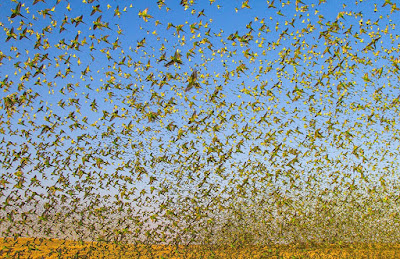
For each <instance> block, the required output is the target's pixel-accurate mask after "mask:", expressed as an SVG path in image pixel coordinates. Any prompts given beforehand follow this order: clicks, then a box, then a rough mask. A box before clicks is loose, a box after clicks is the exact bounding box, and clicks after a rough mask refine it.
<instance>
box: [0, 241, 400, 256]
mask: <svg viewBox="0 0 400 259" xmlns="http://www.w3.org/2000/svg"><path fill="white" fill-rule="evenodd" d="M0 247H1V250H0V256H1V258H398V255H399V254H400V244H391V245H388V244H374V245H372V244H369V245H366V244H358V245H355V244H352V245H330V246H327V245H324V246H319V247H318V246H314V247H310V246H306V245H293V246H287V245H286V246H283V245H281V246H266V247H260V246H243V247H229V246H226V247H206V246H195V245H191V246H187V247H184V246H179V247H175V246H167V245H158V246H156V245H153V246H144V245H141V246H134V245H121V244H112V243H111V244H110V243H96V242H78V241H66V240H57V239H33V238H18V239H16V240H14V239H10V238H8V239H4V238H2V239H0Z"/></svg>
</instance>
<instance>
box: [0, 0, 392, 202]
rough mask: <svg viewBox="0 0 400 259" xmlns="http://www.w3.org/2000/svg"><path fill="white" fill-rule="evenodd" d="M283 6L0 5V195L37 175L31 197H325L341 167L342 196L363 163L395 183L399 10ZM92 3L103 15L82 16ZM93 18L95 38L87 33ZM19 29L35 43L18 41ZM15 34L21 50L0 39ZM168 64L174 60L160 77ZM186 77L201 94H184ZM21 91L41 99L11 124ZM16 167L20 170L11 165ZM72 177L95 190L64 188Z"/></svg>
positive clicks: (363, 5)
mask: <svg viewBox="0 0 400 259" xmlns="http://www.w3.org/2000/svg"><path fill="white" fill-rule="evenodd" d="M296 2H297V3H298V4H299V5H298V8H299V9H297V10H296V7H295V6H296V4H295V3H296ZM285 3H286V2H279V1H275V3H274V4H275V7H276V8H272V7H271V8H268V6H269V4H272V3H269V2H268V1H249V2H248V4H249V6H250V8H242V5H243V4H242V1H215V2H214V3H212V4H210V2H209V1H197V3H196V4H194V5H193V6H190V7H188V8H187V10H185V8H184V7H183V6H181V5H180V4H179V1H173V2H170V3H168V4H167V6H162V7H161V8H159V6H158V5H157V1H134V2H132V5H131V6H130V3H128V4H127V2H126V1H109V2H106V1H96V2H94V3H92V4H84V3H82V1H75V0H74V1H69V2H67V1H61V2H60V3H59V4H58V5H56V6H55V9H54V12H53V11H52V10H51V9H52V7H53V5H52V3H42V2H39V3H37V4H36V5H34V6H33V5H31V4H26V5H24V6H21V10H22V14H23V15H24V16H25V17H26V18H23V17H21V16H17V17H15V18H13V19H11V18H8V17H10V15H11V9H15V8H16V6H17V3H14V2H12V1H5V2H2V3H0V8H1V9H0V23H1V27H2V29H3V30H2V31H3V32H2V35H3V39H4V41H3V43H2V44H1V47H0V50H1V53H3V55H6V56H7V57H5V58H3V59H2V64H1V67H0V68H1V69H0V80H3V81H4V82H6V78H8V79H7V80H8V81H7V82H13V84H9V85H8V89H7V87H6V84H7V83H5V84H4V85H2V87H1V89H2V92H1V93H0V97H1V99H2V100H3V103H2V109H1V110H0V116H2V117H1V123H2V127H3V132H2V133H1V134H2V136H1V137H2V138H3V139H4V141H3V142H2V143H1V144H0V147H1V149H2V150H3V151H2V152H1V153H0V158H1V159H2V160H3V162H4V163H3V164H4V166H3V168H2V169H1V172H2V178H1V180H2V181H3V185H4V189H5V190H13V188H14V186H15V184H16V183H17V182H18V181H19V180H21V179H25V182H24V183H23V187H24V188H22V189H19V190H18V192H28V193H29V192H30V191H32V189H30V188H28V187H29V186H31V187H32V186H34V184H33V183H32V181H31V179H34V178H35V177H37V179H40V181H41V183H42V185H43V186H42V187H40V186H36V187H37V188H38V189H42V190H41V191H42V192H44V193H50V191H47V188H46V187H51V186H53V187H54V186H56V187H57V188H60V191H59V192H60V195H65V193H67V192H63V190H62V189H63V188H65V189H66V190H72V191H73V192H75V194H76V195H83V194H84V192H87V191H89V190H91V191H93V192H99V193H102V192H103V193H104V190H109V192H108V193H107V194H109V193H112V194H113V195H114V194H117V193H119V192H120V191H121V189H124V188H128V187H129V188H131V187H132V186H135V187H136V188H138V189H137V192H136V193H133V194H131V196H130V197H133V196H135V195H137V194H138V193H139V192H140V191H141V190H142V189H144V190H146V191H147V192H149V191H150V190H151V189H152V188H154V189H153V192H154V191H155V194H156V195H160V196H162V195H164V194H163V189H164V187H165V188H166V187H168V188H171V190H170V192H171V193H170V192H168V191H167V195H168V194H171V195H172V193H174V195H175V194H176V193H177V195H178V196H179V193H180V190H182V193H185V195H186V194H187V193H189V195H194V193H195V191H198V192H206V190H207V189H213V188H214V189H213V190H215V193H213V195H216V196H218V195H228V194H229V195H231V194H232V193H235V191H238V193H239V194H240V191H239V190H238V189H240V188H239V187H238V186H248V188H249V190H252V189H251V188H252V187H251V186H250V185H247V184H248V180H249V179H250V180H251V181H252V183H253V184H254V186H257V185H260V184H261V185H262V184H264V183H270V184H271V185H272V186H273V187H271V188H282V189H289V190H290V189H291V188H293V187H291V186H292V185H291V184H289V183H290V182H293V183H295V184H296V185H297V186H298V188H299V189H301V190H302V189H310V188H314V187H316V188H318V187H320V188H323V186H333V185H334V184H333V183H332V178H331V177H330V176H329V175H332V173H333V172H337V171H340V172H342V173H343V175H345V174H346V173H348V172H350V177H347V176H346V177H347V178H346V177H343V178H342V179H343V180H342V182H341V183H339V185H340V184H342V185H343V184H344V182H349V181H351V180H352V177H356V178H357V179H358V180H359V183H360V184H366V185H367V186H368V183H364V182H363V177H364V176H360V175H359V173H358V172H359V171H357V170H356V169H355V168H360V165H361V166H363V167H364V169H363V170H364V171H362V172H363V173H362V174H367V175H371V176H370V177H373V176H372V175H373V174H377V178H380V177H381V176H388V177H386V178H385V179H391V178H390V177H389V176H390V175H391V174H392V175H393V172H395V170H396V169H395V168H396V166H397V164H391V163H392V162H394V161H397V160H396V158H397V156H398V144H399V143H398V139H397V137H396V136H397V133H398V114H399V109H398V104H395V103H393V100H394V99H395V98H396V97H397V96H398V95H399V93H400V92H399V87H398V81H397V80H398V71H397V72H396V64H397V63H396V62H397V61H396V60H398V54H399V53H398V52H399V51H398V44H399V40H398V34H397V32H396V31H397V28H396V24H397V23H398V18H397V11H394V13H391V12H390V11H391V9H390V6H389V5H387V6H382V4H381V3H379V4H378V5H377V6H375V5H374V4H373V2H365V1H364V2H360V3H358V4H355V2H354V3H349V1H327V3H321V4H319V3H318V1H311V3H310V4H309V6H308V7H307V8H306V7H305V5H304V4H302V3H301V2H300V1H292V3H291V4H290V5H286V4H285ZM97 4H100V5H101V6H100V9H101V12H95V13H94V14H93V15H90V14H91V12H92V10H93V7H95V6H96V5H97ZM107 4H109V6H107ZM117 6H118V7H119V10H120V12H121V14H120V16H121V17H120V18H118V15H117V16H115V15H114V14H117V11H116V10H117V9H116V8H117ZM125 7H126V9H125ZM27 8H28V9H27ZM46 8H47V9H48V11H49V13H51V14H52V19H53V21H52V20H51V17H50V16H49V15H45V16H44V15H43V10H46ZM167 8H169V9H168V11H167ZM301 8H303V9H301ZM375 8H377V10H378V11H376V12H375V11H374V9H375ZM124 9H125V11H124ZM203 9H204V16H202V15H199V14H200V13H201V12H202V11H203ZM27 10H28V11H29V13H28V12H27ZM301 10H303V12H302V11H301ZM143 14H148V15H150V16H151V17H150V16H149V17H147V18H146V17H145V16H144V17H145V18H143ZM32 15H35V16H36V17H37V20H33V17H32ZM80 15H83V22H81V23H78V22H77V21H79V17H80ZM63 19H65V21H66V24H65V25H62V23H63ZM146 20H147V21H146ZM96 21H101V22H102V23H103V25H104V26H105V27H104V28H100V29H99V28H97V29H94V24H95V23H96ZM335 21H336V23H335ZM29 22H31V23H32V26H30V25H29ZM292 22H293V23H292ZM106 23H108V25H106ZM48 26H50V27H48ZM60 26H64V27H65V30H60V28H61V27H60ZM107 26H108V27H109V28H106V27H107ZM18 28H19V29H18ZM24 28H28V29H30V30H33V31H35V33H33V34H32V35H29V34H30V33H29V32H28V35H29V36H28V38H22V39H19V37H20V35H22V33H23V31H24ZM46 28H47V30H48V31H47V32H46ZM12 30H13V31H14V32H15V33H16V34H15V35H16V36H15V37H17V39H14V38H12V37H11V38H10V39H9V40H7V37H8V36H7V35H11V32H12ZM335 30H336V31H335ZM50 31H52V32H50ZM330 31H333V32H330ZM7 32H8V34H7ZM36 32H37V33H38V34H36ZM236 32H237V34H236ZM41 34H42V35H41ZM246 34H248V35H247V36H246ZM324 35H325V36H326V38H325V36H324ZM41 37H42V38H43V39H42V41H37V39H38V38H41ZM232 39H233V40H232ZM46 41H48V47H43V46H42V47H40V46H38V47H37V48H35V43H37V42H39V43H40V44H44V46H46ZM241 41H242V42H241ZM85 42H86V43H85ZM74 44H75V45H74ZM68 45H69V46H70V47H67V46H68ZM71 46H74V47H71ZM190 50H192V54H191V56H190V55H187V53H188V52H189V51H190ZM364 50H366V51H364ZM18 53H19V54H18ZM177 53H178V54H180V55H181V60H182V64H180V65H178V63H175V64H172V65H170V66H166V64H167V63H168V61H170V60H172V59H173V58H172V57H173V56H174V55H175V56H176V55H178V54H177ZM35 55H36V57H37V61H35V62H36V63H35V62H32V63H31V66H32V67H29V64H28V63H30V62H31V61H32V60H35ZM163 56H164V58H165V60H163V61H160V60H162V57H163ZM18 62H19V63H18ZM24 63H26V64H28V65H26V67H24V66H25V65H24ZM41 65H43V66H41ZM18 66H20V67H21V68H18ZM352 66H353V67H352ZM19 69H20V70H19ZM68 69H70V70H71V72H70V73H68ZM240 69H243V71H240ZM40 71H43V72H45V73H39V72H40ZM194 71H197V72H194ZM27 72H29V73H30V76H29V73H28V80H25V81H24V79H23V77H24V76H26V75H27ZM36 72H38V74H37V75H35V74H36ZM196 73H197V74H196ZM34 75H35V76H34ZM194 75H197V80H198V83H199V85H198V87H192V88H190V87H188V85H189V80H191V79H190V78H191V76H194ZM39 78H40V80H39ZM162 81H165V82H164V83H162ZM18 84H20V87H18ZM189 88H190V89H189ZM24 93H28V96H29V95H31V96H35V95H34V94H35V93H37V94H38V96H37V97H35V98H33V99H32V102H31V103H25V104H24V105H21V106H19V108H18V111H16V112H15V113H12V115H10V116H9V117H7V111H6V109H5V107H6V106H5V105H6V102H7V98H11V99H12V98H15V97H16V96H18V99H21V98H22V96H24ZM214 94H215V96H214V97H212V96H213V95H214ZM25 96H26V95H25ZM95 105H97V110H96V109H95ZM42 106H43V108H41V107H42ZM24 110H25V112H24ZM9 114H11V113H9ZM151 116H155V117H154V119H151ZM201 120H203V121H202V122H200V121H201ZM29 121H31V122H32V123H30V122H29ZM18 122H20V124H18ZM189 122H191V123H189ZM196 122H198V123H196ZM7 123H9V126H6V125H7ZM23 124H24V125H23ZM80 125H81V126H80ZM195 126H197V127H198V128H197V129H195ZM79 127H80V128H79ZM50 128H52V129H51V130H48V129H50ZM26 132H29V133H30V134H31V135H30V136H28V135H27V133H26ZM41 133H43V134H41ZM321 136H322V137H321ZM340 139H342V140H340ZM40 143H42V144H40ZM46 143H47V144H49V146H48V147H47V148H46V149H45V150H42V145H43V144H46ZM55 143H56V144H57V145H55ZM24 147H26V148H25V150H28V151H27V152H25V153H24V152H22V153H21V155H20V157H19V158H17V159H14V157H16V156H17V155H16V154H17V153H18V152H21V151H24ZM240 149H241V150H242V153H240V152H238V150H240ZM384 150H388V153H383V151H384ZM43 151H46V152H47V153H44V152H43ZM124 152H125V153H124ZM274 152H276V154H275V155H274ZM382 153H383V154H385V155H382ZM229 155H231V158H230V159H225V158H224V156H225V157H228V156H229ZM362 156H364V157H365V158H364V159H363V158H362ZM24 158H26V159H25V160H24ZM381 159H382V160H381ZM23 160H24V161H26V160H28V161H30V163H28V165H27V166H25V167H22V168H21V169H18V167H19V166H20V164H21V163H22V161H23ZM379 160H381V161H379ZM49 161H50V164H49V163H48V162H49ZM65 161H67V162H68V163H65ZM128 161H129V162H128ZM43 164H45V166H43ZM249 165H250V166H249ZM385 166H386V167H387V168H388V170H387V172H386V171H384V170H383V168H384V167H385ZM118 167H119V169H118V170H117V168H118ZM221 168H222V169H221ZM265 168H268V169H265ZM142 169H144V170H142ZM220 169H221V170H220ZM265 170H267V171H268V172H266V171H265ZM15 171H17V172H19V173H17V174H15ZM144 171H146V173H144ZM141 172H142V173H141ZM266 175H267V176H268V175H271V176H270V177H267V178H268V179H266ZM310 176H315V177H317V179H316V180H309V179H310ZM126 177H128V178H129V177H130V178H131V179H130V180H127V179H128V178H126ZM65 178H67V179H68V181H64V180H65ZM60 179H61V180H60ZM63 179H64V180H63ZM360 179H361V180H360ZM63 181H64V182H63ZM80 181H83V184H82V185H85V184H86V187H90V186H91V187H95V188H94V189H90V188H89V189H88V188H86V187H84V188H83V189H79V188H75V187H76V186H77V185H78V183H79V182H80ZM264 181H265V182H264ZM6 182H8V183H6ZM68 182H69V183H71V184H70V185H68ZM202 183H203V184H202ZM174 187H176V189H173V188H174ZM217 187H218V188H217ZM129 188H128V189H129ZM95 189H97V190H95ZM182 193H181V194H182ZM68 195H70V194H68ZM149 195H150V196H151V194H149ZM240 195H243V194H240ZM164 196H165V195H164Z"/></svg>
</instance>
